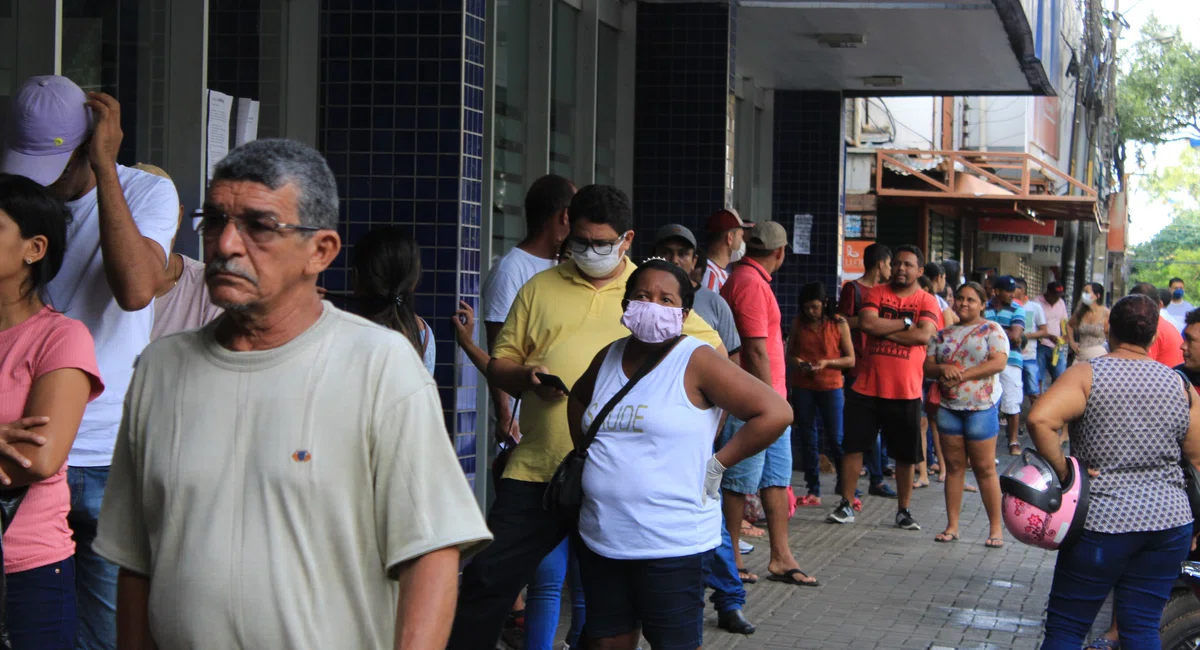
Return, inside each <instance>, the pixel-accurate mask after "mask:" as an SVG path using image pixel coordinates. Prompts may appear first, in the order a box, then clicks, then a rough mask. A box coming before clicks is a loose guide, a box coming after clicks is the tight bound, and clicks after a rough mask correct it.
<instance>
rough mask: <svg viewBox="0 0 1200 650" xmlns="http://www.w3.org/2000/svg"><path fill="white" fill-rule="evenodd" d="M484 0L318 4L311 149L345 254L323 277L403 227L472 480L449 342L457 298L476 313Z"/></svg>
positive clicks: (462, 363)
mask: <svg viewBox="0 0 1200 650" xmlns="http://www.w3.org/2000/svg"><path fill="white" fill-rule="evenodd" d="M484 2H485V0H323V1H322V3H321V38H320V48H321V53H320V60H321V79H320V85H321V88H320V101H321V106H320V132H319V138H320V147H321V148H322V151H323V152H324V153H325V155H326V157H327V159H328V160H329V165H330V167H331V168H332V169H333V172H334V174H335V175H336V176H337V179H338V189H339V191H340V192H341V196H342V215H341V217H342V219H341V224H342V225H341V235H342V241H343V243H344V245H345V247H344V248H343V250H342V253H341V255H339V256H338V259H337V260H336V262H335V263H334V265H333V266H332V267H331V268H330V269H329V270H328V271H327V272H326V273H325V276H324V278H323V283H324V286H325V287H326V288H327V289H329V290H331V291H339V292H340V291H346V290H348V289H350V288H351V287H350V281H351V279H350V277H349V269H348V260H349V256H350V254H351V251H352V250H353V247H354V242H355V241H356V240H357V239H358V238H359V237H361V236H362V235H363V234H364V233H366V232H367V231H368V230H370V229H371V228H372V227H375V226H380V225H387V224H402V225H405V226H408V227H410V228H411V229H412V231H413V233H414V235H415V237H416V239H417V242H418V243H419V244H420V246H421V265H422V267H423V268H424V275H423V277H422V281H421V284H420V287H419V288H418V290H417V313H418V314H419V315H420V316H421V317H423V318H424V319H425V320H426V321H428V322H429V323H430V325H432V326H433V331H434V336H435V337H436V339H437V357H438V365H437V371H436V372H435V373H434V376H435V378H436V379H437V383H438V387H439V390H440V393H441V398H442V408H443V409H444V411H445V416H446V427H447V429H448V430H449V431H450V432H451V435H452V436H453V438H454V444H455V447H456V449H457V450H458V456H459V459H460V462H461V463H462V467H463V470H464V471H465V472H466V473H467V475H468V477H470V478H471V479H472V480H473V479H474V474H475V421H476V386H477V384H478V380H479V378H478V376H477V374H478V373H477V372H476V371H475V368H474V367H473V366H471V364H470V363H469V362H467V361H466V359H465V357H463V356H462V355H461V354H460V353H459V351H458V349H457V348H456V347H455V344H454V328H453V326H452V324H451V322H450V318H451V317H452V316H453V314H454V310H455V308H456V307H457V304H458V301H459V300H460V299H461V300H465V301H467V302H468V303H470V304H471V305H472V306H473V307H476V308H478V306H479V271H480V260H479V250H480V248H479V246H480V241H479V240H480V229H479V226H480V215H481V211H482V208H481V201H482V194H483V187H482V186H483V52H484Z"/></svg>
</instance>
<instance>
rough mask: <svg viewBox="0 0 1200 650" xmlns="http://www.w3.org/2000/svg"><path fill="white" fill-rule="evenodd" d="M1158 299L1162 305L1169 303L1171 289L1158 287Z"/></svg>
mask: <svg viewBox="0 0 1200 650" xmlns="http://www.w3.org/2000/svg"><path fill="white" fill-rule="evenodd" d="M1158 301H1159V302H1161V303H1162V304H1163V306H1164V307H1165V306H1167V305H1169V304H1171V290H1170V289H1166V288H1162V289H1159V290H1158Z"/></svg>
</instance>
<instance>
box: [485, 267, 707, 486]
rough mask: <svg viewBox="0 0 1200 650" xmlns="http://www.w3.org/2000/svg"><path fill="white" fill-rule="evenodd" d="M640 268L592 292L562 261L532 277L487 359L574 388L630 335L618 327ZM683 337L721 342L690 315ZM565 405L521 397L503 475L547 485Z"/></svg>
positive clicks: (562, 435)
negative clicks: (540, 372)
mask: <svg viewBox="0 0 1200 650" xmlns="http://www.w3.org/2000/svg"><path fill="white" fill-rule="evenodd" d="M635 268H637V267H636V266H635V265H634V263H633V261H632V260H626V262H625V270H624V271H623V272H622V273H621V275H620V277H618V278H617V279H616V280H613V281H612V282H610V283H608V284H606V285H605V286H604V287H602V288H600V289H597V288H595V287H594V286H592V284H591V283H590V282H588V281H587V280H585V279H584V278H583V276H581V275H580V274H579V271H578V269H576V267H575V263H574V262H566V263H564V264H560V265H558V266H556V267H554V268H552V269H547V270H545V271H542V272H541V273H538V274H537V275H535V276H533V277H532V278H531V279H530V280H529V282H527V283H525V286H523V287H521V290H520V292H518V293H517V299H516V301H515V302H513V305H512V309H510V310H509V312H508V318H507V319H506V320H505V321H504V327H503V328H502V329H501V330H500V334H499V335H498V336H497V337H496V345H495V348H494V349H493V350H492V356H493V357H496V358H497V359H507V360H509V361H513V362H515V363H519V364H521V365H524V366H545V367H546V368H548V369H549V370H550V373H551V374H554V375H558V376H559V377H561V378H562V380H563V382H564V383H566V385H567V386H568V387H572V386H574V385H575V382H577V381H579V378H580V377H581V376H582V375H583V373H584V371H586V370H587V369H588V366H589V365H591V363H592V359H593V358H595V356H596V354H597V353H598V352H600V350H602V349H603V348H604V346H606V345H608V344H609V343H612V342H613V341H616V340H618V339H622V338H625V337H626V336H629V330H628V329H627V328H626V327H625V326H624V325H622V324H621V314H622V313H623V312H622V310H621V300H622V299H624V297H625V283H626V282H627V281H628V280H629V276H630V275H631V274H632V273H633V271H634V269H635ZM683 333H684V334H687V335H689V336H694V337H696V338H698V339H700V340H702V341H704V342H705V343H708V344H710V345H712V346H713V347H715V348H716V347H720V345H721V338H720V337H719V336H717V333H716V331H714V330H713V328H711V327H709V325H708V323H706V322H704V319H703V318H701V317H700V316H699V315H697V314H696V313H695V312H692V313H691V314H689V315H688V318H687V321H685V322H684V324H683ZM571 448H572V445H571V433H570V431H569V429H568V428H567V400H566V399H560V400H556V401H553V402H546V401H543V400H542V399H541V398H539V397H538V396H537V394H535V393H534V392H532V391H529V392H527V393H525V394H524V395H522V396H521V444H519V445H517V448H516V450H514V451H513V454H512V458H510V459H509V461H508V467H507V468H506V469H505V471H504V478H511V479H516V480H518V481H530V482H534V483H545V482H548V481H549V480H550V477H551V476H553V475H554V470H555V469H556V468H557V467H558V464H559V463H561V462H562V459H563V458H565V457H566V455H567V452H569V451H571Z"/></svg>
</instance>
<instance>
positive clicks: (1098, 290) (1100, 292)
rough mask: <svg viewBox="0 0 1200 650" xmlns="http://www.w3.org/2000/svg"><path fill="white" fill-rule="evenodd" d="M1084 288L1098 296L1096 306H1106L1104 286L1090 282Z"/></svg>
mask: <svg viewBox="0 0 1200 650" xmlns="http://www.w3.org/2000/svg"><path fill="white" fill-rule="evenodd" d="M1083 286H1085V287H1091V288H1092V293H1094V294H1096V304H1098V305H1103V304H1104V285H1102V284H1100V283H1099V282H1088V283H1087V284H1085V285H1083ZM1151 286H1153V285H1151Z"/></svg>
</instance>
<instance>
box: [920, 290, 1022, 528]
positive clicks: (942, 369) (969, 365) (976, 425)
mask: <svg viewBox="0 0 1200 650" xmlns="http://www.w3.org/2000/svg"><path fill="white" fill-rule="evenodd" d="M986 305H987V294H986V293H985V291H984V288H983V287H982V286H980V285H979V284H978V283H975V282H968V283H966V284H964V285H963V286H961V287H959V289H958V293H957V294H955V296H954V313H955V314H956V315H957V316H958V324H956V325H952V326H950V327H947V328H946V329H944V330H942V331H941V332H938V335H937V337H935V338H934V339H932V340H931V341H930V342H929V350H928V356H927V357H926V358H925V376H926V377H928V378H930V379H936V380H937V381H938V384H937V389H938V393H939V399H940V408H939V409H938V414H937V424H938V430H939V433H940V435H941V438H942V454H943V456H944V457H943V458H942V461H943V462H944V463H945V464H946V518H947V520H948V521H947V523H946V530H944V531H942V533H940V534H939V535H938V536H937V537H935V538H934V540H935V541H938V542H953V541H955V540H957V539H958V536H959V533H958V515H959V511H960V510H961V509H962V494H963V482H964V480H965V478H966V471H967V460H968V458H969V459H970V462H971V469H972V470H974V472H975V479H976V480H977V481H979V491H980V492H981V493H982V494H983V505H984V507H985V508H986V510H987V515H988V522H989V523H990V525H991V531H990V532H989V533H988V538H987V542H986V546H987V547H988V548H1000V547H1001V546H1003V545H1004V537H1003V535H1004V533H1003V522H1002V521H1001V519H1000V481H999V479H998V478H997V476H996V442H995V438H996V436H997V435H998V434H999V433H1000V420H999V416H998V414H997V412H996V404H998V403H999V402H1000V380H999V373H1000V372H1001V371H1003V370H1004V366H1005V364H1007V363H1008V336H1007V334H1005V332H1004V329H1003V328H1001V327H1000V325H999V324H998V323H995V322H993V321H989V320H984V318H983V310H984V307H985V306H986Z"/></svg>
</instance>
